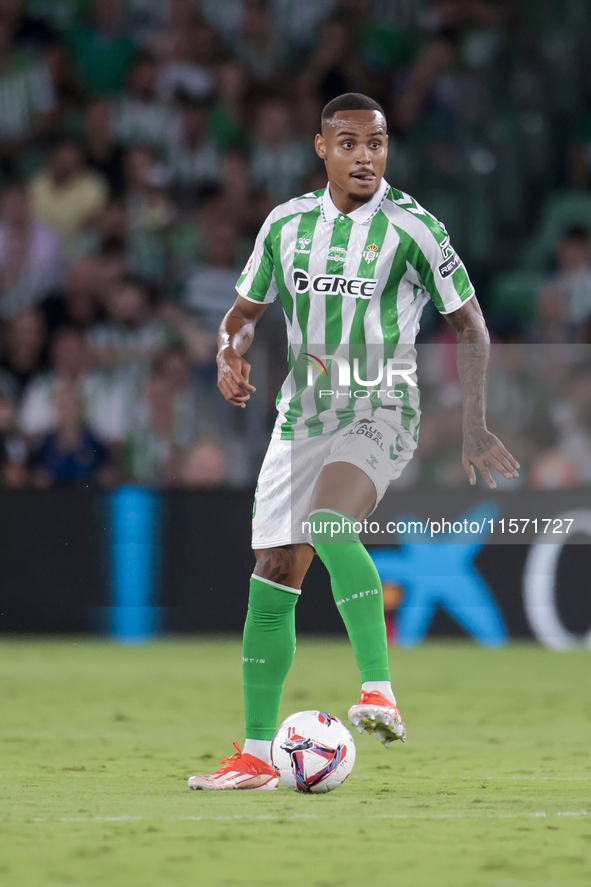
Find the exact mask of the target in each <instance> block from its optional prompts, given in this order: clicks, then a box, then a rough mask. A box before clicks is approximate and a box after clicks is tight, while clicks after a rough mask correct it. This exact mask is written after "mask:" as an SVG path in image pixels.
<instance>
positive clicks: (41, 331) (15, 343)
mask: <svg viewBox="0 0 591 887" xmlns="http://www.w3.org/2000/svg"><path fill="white" fill-rule="evenodd" d="M46 368H47V360H46V355H45V320H44V317H43V314H42V313H41V311H39V310H38V309H37V308H23V309H22V310H21V311H19V312H17V314H15V315H14V317H13V318H12V320H11V322H10V324H9V325H8V328H7V330H6V334H5V337H4V348H3V349H2V357H1V358H0V372H2V373H3V375H4V377H5V378H8V379H9V380H10V382H11V385H12V389H13V393H14V394H15V395H16V396H17V397H20V395H21V394H22V392H23V390H24V388H25V386H26V385H27V384H28V383H29V382H30V380H31V379H32V378H33V377H34V376H36V375H37V374H38V373H41V372H43V371H44V370H45V369H46Z"/></svg>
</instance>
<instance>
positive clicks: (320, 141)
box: [314, 133, 326, 160]
mask: <svg viewBox="0 0 591 887" xmlns="http://www.w3.org/2000/svg"><path fill="white" fill-rule="evenodd" d="M314 147H315V148H316V153H317V154H318V156H319V157H320V159H321V160H326V142H325V141H324V136H321V135H320V133H318V134H317V135H316V138H315V139H314Z"/></svg>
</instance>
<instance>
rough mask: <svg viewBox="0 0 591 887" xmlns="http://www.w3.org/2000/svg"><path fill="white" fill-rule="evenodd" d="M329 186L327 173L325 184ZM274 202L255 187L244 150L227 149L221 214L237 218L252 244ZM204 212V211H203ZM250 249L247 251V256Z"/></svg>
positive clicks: (222, 162) (222, 168) (223, 162)
mask: <svg viewBox="0 0 591 887" xmlns="http://www.w3.org/2000/svg"><path fill="white" fill-rule="evenodd" d="M325 185H326V175H325V176H324V180H323V184H322V187H324V186H325ZM274 205H275V204H274V201H273V199H272V198H271V197H269V195H268V194H266V193H265V192H264V191H261V190H255V189H253V188H252V186H251V175H250V166H249V163H248V159H247V158H246V156H245V155H244V154H242V153H241V152H240V151H236V150H232V151H226V152H225V153H224V154H223V155H222V157H221V160H220V193H219V200H218V204H217V212H218V213H219V215H226V214H227V216H228V217H233V218H234V219H235V220H236V222H237V223H238V226H239V228H240V231H242V232H244V233H245V234H247V235H248V238H249V247H250V245H251V244H252V237H253V236H254V237H256V235H257V232H258V230H259V228H260V227H261V225H262V224H263V222H264V221H265V219H266V218H267V216H268V215H269V213H270V212H271V210H272V209H273V207H274ZM201 215H203V213H201ZM249 254H250V249H249V250H247V255H249Z"/></svg>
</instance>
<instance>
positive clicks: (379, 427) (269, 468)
mask: <svg viewBox="0 0 591 887" xmlns="http://www.w3.org/2000/svg"><path fill="white" fill-rule="evenodd" d="M378 413H379V417H378V415H377V413H376V415H375V416H374V418H372V419H356V420H355V421H354V422H352V423H351V424H350V425H347V426H346V427H345V428H339V429H338V430H337V431H332V432H329V433H327V434H321V435H318V436H317V437H307V438H304V439H301V440H277V439H276V438H273V439H272V440H271V443H270V444H269V448H268V450H267V453H266V455H265V459H264V461H263V464H262V466H261V471H260V474H259V480H258V484H257V489H256V493H255V500H254V509H253V515H252V547H253V548H277V546H279V545H296V544H298V543H302V542H307V543H309V544H311V543H312V539H311V536H310V534H309V533H305V532H303V531H302V523H303V522H304V521H306V520H307V518H308V514H309V511H310V500H311V497H312V492H313V490H314V486H315V484H316V481H317V480H318V476H319V474H320V472H321V471H322V468H323V467H324V466H325V465H329V464H330V463H331V462H350V463H351V464H352V465H356V466H357V467H358V468H361V470H362V471H364V472H365V473H366V474H367V476H368V477H370V478H371V479H372V481H373V482H374V485H375V488H376V506H377V504H378V502H379V501H380V500H381V498H382V496H383V495H384V493H385V492H386V490H387V489H388V487H389V485H390V483H391V482H392V481H393V480H395V479H396V478H397V477H398V476H399V475H400V474H401V473H402V470H403V469H404V467H405V465H407V464H408V462H410V460H411V459H412V455H413V453H414V451H415V449H416V446H417V443H416V441H415V440H414V438H413V436H412V434H411V433H410V432H409V431H407V430H406V429H405V428H403V427H402V425H401V424H400V422H399V417H400V412H399V411H398V410H396V411H392V410H386V409H384V410H379V411H378Z"/></svg>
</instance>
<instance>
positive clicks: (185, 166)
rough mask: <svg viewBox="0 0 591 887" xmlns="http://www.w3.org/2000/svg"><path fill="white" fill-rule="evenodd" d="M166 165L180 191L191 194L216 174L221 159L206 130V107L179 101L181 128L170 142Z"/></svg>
mask: <svg viewBox="0 0 591 887" xmlns="http://www.w3.org/2000/svg"><path fill="white" fill-rule="evenodd" d="M169 157H170V160H169V168H170V171H171V173H172V176H173V178H174V181H175V182H176V183H177V184H178V185H180V186H181V187H182V189H183V191H184V190H185V189H186V188H187V187H189V188H191V189H193V199H194V194H195V192H196V191H197V189H199V188H200V187H203V185H205V184H207V183H211V182H215V181H216V180H217V179H218V177H219V172H220V158H219V153H218V149H217V146H216V143H215V141H214V139H213V138H212V136H211V135H210V133H209V132H208V106H207V104H206V103H204V102H198V101H195V100H193V99H190V98H183V99H182V101H181V129H180V132H179V135H178V137H177V138H176V140H175V141H174V142H173V143H171V145H170V155H169Z"/></svg>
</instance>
